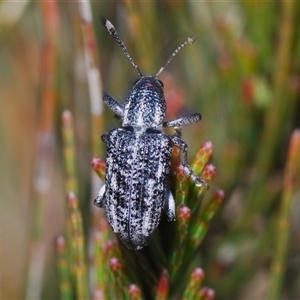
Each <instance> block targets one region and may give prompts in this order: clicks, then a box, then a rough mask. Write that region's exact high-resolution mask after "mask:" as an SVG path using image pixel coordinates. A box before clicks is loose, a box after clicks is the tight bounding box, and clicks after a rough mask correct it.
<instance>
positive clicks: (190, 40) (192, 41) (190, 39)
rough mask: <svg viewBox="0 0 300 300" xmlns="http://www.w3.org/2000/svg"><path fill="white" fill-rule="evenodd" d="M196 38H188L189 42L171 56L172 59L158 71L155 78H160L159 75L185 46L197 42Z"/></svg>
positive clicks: (184, 43)
mask: <svg viewBox="0 0 300 300" xmlns="http://www.w3.org/2000/svg"><path fill="white" fill-rule="evenodd" d="M196 39H197V38H196V37H194V36H193V37H188V38H187V40H186V41H185V42H183V43H182V44H181V45H179V46H178V47H177V48H176V49H175V51H174V52H173V53H172V54H171V56H170V58H169V59H168V60H167V62H166V63H165V65H164V66H163V67H161V68H160V69H159V71H158V73H157V74H156V75H155V77H158V75H159V74H160V73H161V72H162V71H163V70H164V69H165V68H166V67H167V65H168V64H169V63H170V62H171V60H172V59H173V58H174V57H175V56H176V55H177V53H178V52H179V51H180V50H181V49H182V48H183V47H185V46H187V45H191V44H193V43H194V42H195V41H196Z"/></svg>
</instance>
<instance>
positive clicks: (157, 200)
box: [94, 18, 208, 250]
mask: <svg viewBox="0 0 300 300" xmlns="http://www.w3.org/2000/svg"><path fill="white" fill-rule="evenodd" d="M103 23H104V25H105V27H106V28H107V30H108V32H109V33H110V34H111V35H112V36H113V37H114V39H115V40H116V42H117V43H118V44H119V46H120V47H121V48H122V50H123V52H124V54H125V56H126V57H127V58H128V60H129V62H130V63H131V65H132V66H133V67H134V69H135V70H136V71H137V73H138V74H139V76H140V79H139V80H137V81H136V83H135V84H134V86H133V88H132V90H131V92H130V94H129V96H128V98H127V99H126V101H125V103H124V104H121V103H119V102H118V101H117V100H115V99H114V98H112V97H111V96H109V95H105V96H104V97H103V100H104V102H105V104H106V105H108V107H109V108H110V109H111V110H112V111H113V112H114V113H115V114H116V115H117V116H118V117H119V118H120V119H121V120H122V126H121V127H120V128H116V129H113V130H111V131H109V132H108V133H106V134H104V135H102V137H101V138H102V141H103V142H104V143H106V146H107V150H106V175H105V184H104V185H103V186H102V188H101V189H100V192H99V195H98V196H97V198H96V199H95V201H94V203H95V205H96V206H98V207H103V208H105V211H106V216H107V219H108V222H109V223H110V225H111V227H112V229H113V231H114V232H115V233H116V234H117V235H118V236H119V238H120V240H121V241H122V242H123V243H124V244H125V245H126V246H127V247H128V248H130V249H134V250H139V249H142V248H143V247H144V246H146V245H147V241H148V238H149V236H150V235H151V234H152V233H153V231H154V230H155V229H156V228H157V226H158V224H159V222H160V219H161V216H162V214H163V212H165V213H166V216H167V219H168V220H169V221H173V220H175V201H174V197H173V195H172V193H171V191H170V188H169V182H168V181H169V174H170V160H171V152H172V147H173V146H176V147H179V148H180V149H181V150H182V161H181V164H182V166H183V168H184V171H185V173H186V175H187V176H189V177H190V178H191V179H192V180H193V181H194V182H195V184H196V185H197V186H201V185H204V186H206V187H207V188H208V185H207V183H206V182H205V180H204V179H203V178H200V177H198V176H196V175H195V174H194V173H193V171H192V170H191V168H190V166H189V165H188V163H187V150H188V146H187V144H186V143H185V142H184V141H183V140H182V139H181V138H180V137H179V136H178V135H177V134H174V135H172V136H169V135H167V134H165V133H163V132H162V129H163V127H175V128H181V127H182V126H185V125H188V124H190V123H193V122H199V121H200V120H201V115H200V114H199V113H193V114H187V115H184V116H180V117H178V118H176V119H173V120H171V121H164V119H165V115H166V102H165V98H164V86H163V83H162V82H161V81H160V80H159V79H158V75H159V74H160V73H161V72H162V71H163V70H164V69H165V67H166V66H167V65H168V64H169V63H170V61H171V60H172V58H173V57H174V56H175V55H176V54H177V53H178V52H179V51H180V49H181V48H183V47H184V46H186V45H188V44H191V43H193V42H194V41H195V38H188V39H187V40H186V41H185V42H184V43H182V44H181V45H180V46H179V47H178V48H177V49H176V50H175V51H174V52H173V54H172V55H171V57H170V58H169V60H168V61H167V62H166V64H165V66H164V67H162V68H161V69H160V70H159V72H158V73H157V74H156V75H155V76H144V75H143V74H142V72H141V71H140V69H139V67H138V65H136V64H135V62H134V61H133V59H132V58H131V56H130V55H129V53H128V51H127V49H126V47H125V45H124V43H123V42H122V41H121V39H120V38H119V36H118V34H117V31H116V30H115V28H114V26H113V25H112V24H111V23H110V22H109V21H108V20H107V19H105V18H103Z"/></svg>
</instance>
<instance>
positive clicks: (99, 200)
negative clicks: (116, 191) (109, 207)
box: [94, 184, 105, 207]
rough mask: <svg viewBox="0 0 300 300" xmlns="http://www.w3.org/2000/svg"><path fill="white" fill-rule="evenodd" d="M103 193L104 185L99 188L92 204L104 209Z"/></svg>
mask: <svg viewBox="0 0 300 300" xmlns="http://www.w3.org/2000/svg"><path fill="white" fill-rule="evenodd" d="M104 193H105V184H104V185H103V186H102V187H101V189H100V191H99V194H98V196H97V198H96V199H95V200H94V204H95V205H96V206H97V207H104V204H105V199H104Z"/></svg>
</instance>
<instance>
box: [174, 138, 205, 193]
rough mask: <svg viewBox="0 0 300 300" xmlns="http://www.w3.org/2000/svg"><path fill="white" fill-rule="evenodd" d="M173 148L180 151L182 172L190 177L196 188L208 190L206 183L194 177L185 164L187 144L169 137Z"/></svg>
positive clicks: (186, 163)
mask: <svg viewBox="0 0 300 300" xmlns="http://www.w3.org/2000/svg"><path fill="white" fill-rule="evenodd" d="M170 138H171V140H172V142H173V144H174V146H176V147H178V148H180V149H181V150H182V162H181V164H182V166H183V169H184V172H185V174H186V175H187V176H189V177H191V179H192V180H193V181H194V182H195V184H196V186H202V185H204V186H205V187H206V188H207V189H209V185H208V184H207V183H206V181H205V180H204V179H203V178H201V177H198V176H196V175H195V173H194V172H193V171H192V170H191V168H190V166H189V164H188V162H187V151H188V146H187V144H186V143H185V142H184V141H183V140H182V139H181V138H179V137H178V136H176V135H173V136H170Z"/></svg>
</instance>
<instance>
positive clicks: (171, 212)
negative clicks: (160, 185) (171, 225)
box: [165, 188, 175, 221]
mask: <svg viewBox="0 0 300 300" xmlns="http://www.w3.org/2000/svg"><path fill="white" fill-rule="evenodd" d="M165 201H166V202H165V211H166V215H167V219H168V221H175V200H174V197H173V195H172V193H171V191H170V189H169V188H167V189H166V192H165Z"/></svg>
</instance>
